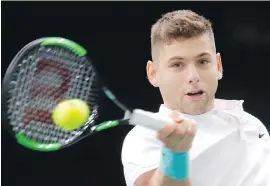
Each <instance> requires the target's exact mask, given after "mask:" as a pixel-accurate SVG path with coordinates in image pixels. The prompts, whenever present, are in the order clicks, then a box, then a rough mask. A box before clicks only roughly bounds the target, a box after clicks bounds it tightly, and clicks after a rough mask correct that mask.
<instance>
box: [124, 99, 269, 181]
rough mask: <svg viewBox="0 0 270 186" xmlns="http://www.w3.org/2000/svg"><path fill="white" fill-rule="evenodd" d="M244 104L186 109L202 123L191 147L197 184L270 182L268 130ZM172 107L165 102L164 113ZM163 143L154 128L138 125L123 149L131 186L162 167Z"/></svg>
mask: <svg viewBox="0 0 270 186" xmlns="http://www.w3.org/2000/svg"><path fill="white" fill-rule="evenodd" d="M242 104H243V101H242V100H241V101H237V100H221V99H215V106H214V108H213V109H212V110H211V111H209V112H207V113H205V114H202V115H196V116H190V115H186V114H183V115H184V116H185V117H187V118H192V119H194V120H196V123H197V125H198V129H197V133H196V136H195V138H194V141H193V145H192V147H191V149H190V151H189V156H190V178H191V181H192V184H193V186H270V138H269V133H268V131H267V130H266V128H265V126H264V125H263V124H262V122H261V121H260V120H259V119H257V118H256V117H254V116H252V115H251V114H249V113H247V112H245V111H244V109H243V106H242ZM170 112H171V110H169V109H168V108H165V106H164V105H161V107H160V110H159V113H160V114H163V115H168V114H169V113H170ZM259 134H264V136H263V137H262V138H259ZM161 147H162V143H161V142H160V141H159V140H158V139H157V138H156V132H155V131H152V130H150V129H147V128H144V127H141V126H135V127H134V128H133V129H132V130H131V131H130V132H129V133H128V135H127V136H126V138H125V140H124V143H123V148H122V163H123V167H124V175H125V179H126V184H127V186H135V181H136V179H137V178H138V177H139V176H140V175H142V174H143V173H145V172H147V171H150V170H153V169H156V168H158V167H159V162H160V154H161Z"/></svg>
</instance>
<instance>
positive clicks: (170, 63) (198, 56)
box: [147, 34, 222, 115]
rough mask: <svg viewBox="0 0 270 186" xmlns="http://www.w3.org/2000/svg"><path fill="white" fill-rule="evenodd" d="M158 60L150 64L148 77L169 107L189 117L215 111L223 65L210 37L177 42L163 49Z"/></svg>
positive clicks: (160, 50)
mask: <svg viewBox="0 0 270 186" xmlns="http://www.w3.org/2000/svg"><path fill="white" fill-rule="evenodd" d="M157 60H158V61H154V62H148V64H147V74H148V78H149V80H150V82H151V83H152V84H153V85H154V86H156V87H159V89H160V92H161V95H162V97H163V100H164V104H165V105H166V106H167V107H169V108H170V109H174V110H178V111H180V112H182V113H185V114H190V115H197V114H202V113H204V112H207V111H208V110H210V109H211V108H212V106H213V100H214V97H215V93H216V90H217V86H218V79H219V78H220V75H221V72H222V66H221V60H220V56H219V54H216V52H215V45H214V41H213V39H211V37H209V36H208V35H207V34H205V35H202V36H200V37H195V38H190V39H179V40H174V41H173V42H172V43H170V44H169V45H163V46H160V49H159V53H158V55H157Z"/></svg>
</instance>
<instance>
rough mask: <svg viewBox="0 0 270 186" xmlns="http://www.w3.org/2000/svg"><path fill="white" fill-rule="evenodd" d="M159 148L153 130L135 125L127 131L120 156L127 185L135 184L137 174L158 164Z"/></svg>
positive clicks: (139, 174)
mask: <svg viewBox="0 0 270 186" xmlns="http://www.w3.org/2000/svg"><path fill="white" fill-rule="evenodd" d="M160 150H161V142H160V141H159V140H158V139H157V138H156V133H155V132H154V131H152V130H149V129H146V128H143V127H140V126H136V127H134V128H133V129H132V130H131V131H130V132H129V133H128V135H127V136H126V138H125V140H124V143H123V147H122V157H121V159H122V164H123V168H124V176H125V180H126V184H127V186H135V181H136V179H137V178H138V177H139V176H141V175H142V174H143V173H145V172H148V171H150V170H153V169H156V168H157V167H158V166H159V161H160Z"/></svg>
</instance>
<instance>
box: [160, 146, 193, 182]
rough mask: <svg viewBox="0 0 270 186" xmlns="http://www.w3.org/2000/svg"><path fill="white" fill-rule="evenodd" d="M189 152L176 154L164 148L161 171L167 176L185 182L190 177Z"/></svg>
mask: <svg viewBox="0 0 270 186" xmlns="http://www.w3.org/2000/svg"><path fill="white" fill-rule="evenodd" d="M188 155H189V154H188V152H175V151H173V150H171V149H169V148H166V147H163V148H162V154H161V160H160V170H161V172H162V173H163V174H165V175H166V176H168V177H170V178H173V179H176V180H185V179H187V178H188V175H189V156H188Z"/></svg>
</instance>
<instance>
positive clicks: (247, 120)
mask: <svg viewBox="0 0 270 186" xmlns="http://www.w3.org/2000/svg"><path fill="white" fill-rule="evenodd" d="M243 122H244V124H246V125H249V126H255V127H258V129H259V132H260V134H264V135H265V137H268V138H269V132H268V130H267V128H266V127H265V125H264V124H263V122H262V121H261V120H260V119H259V118H257V117H256V116H254V115H252V114H251V113H248V112H246V111H243Z"/></svg>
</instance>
